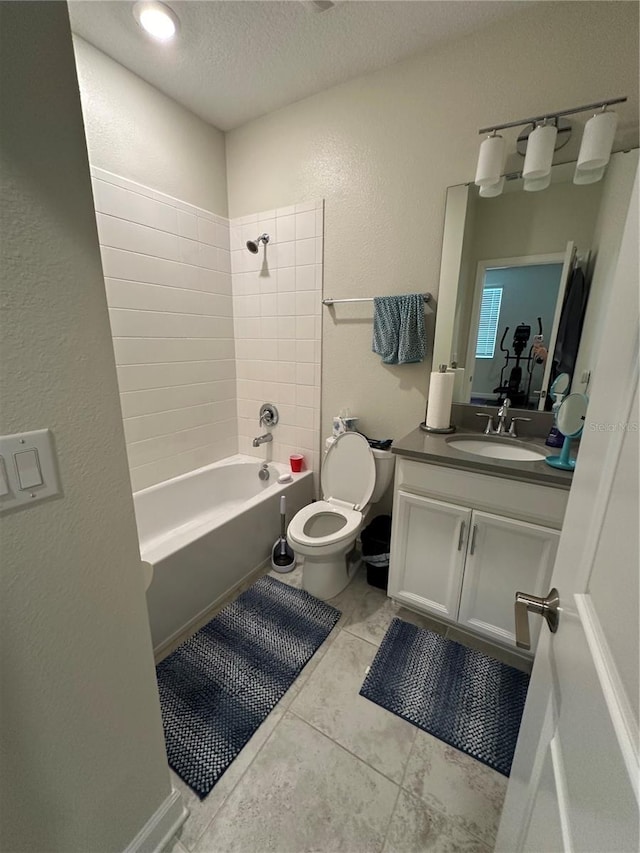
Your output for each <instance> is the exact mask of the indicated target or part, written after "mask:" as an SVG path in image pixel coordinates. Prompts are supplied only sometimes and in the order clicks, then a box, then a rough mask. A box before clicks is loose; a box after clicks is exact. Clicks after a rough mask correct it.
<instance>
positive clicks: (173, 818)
mask: <svg viewBox="0 0 640 853" xmlns="http://www.w3.org/2000/svg"><path fill="white" fill-rule="evenodd" d="M188 817H189V810H188V809H187V808H186V806H185V805H184V803H183V802H182V794H181V793H180V792H179V791H176V790H175V789H173V790H172V791H171V793H170V794H169V796H168V797H167V798H166V800H165V801H164V802H163V803H162V804H161V805H160V807H159V808H158V809H156V811H155V812H154V813H153V814H152V815H151V817H150V818H149V820H148V821H147V822H146V823H145V825H144V826H143V827H142V829H141V830H140V832H139V833H138V834H137V835H136V837H135V838H134V839H133V841H132V842H131V843H130V844H129V845H127V847H126V848H125V851H124V853H162V851H163V850H164V848H165V847H166V846H167V844H168V843H169V842H170V841H171V839H172V838H173V836H174V835H175V834H176V832H177V831H178V830H179V829H180V827H181V826H182V824H183V823H184V822H185V820H186V819H187V818H188Z"/></svg>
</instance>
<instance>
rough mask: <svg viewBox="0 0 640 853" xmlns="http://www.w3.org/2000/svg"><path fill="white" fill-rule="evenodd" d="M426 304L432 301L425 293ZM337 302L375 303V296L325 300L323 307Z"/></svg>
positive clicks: (428, 294)
mask: <svg viewBox="0 0 640 853" xmlns="http://www.w3.org/2000/svg"><path fill="white" fill-rule="evenodd" d="M422 295H423V297H424V301H425V302H429V301H430V300H431V294H430V293H423V294H422ZM336 302H373V296H357V297H355V298H353V299H329V298H327V299H323V300H322V304H323V305H334V304H335V303H336Z"/></svg>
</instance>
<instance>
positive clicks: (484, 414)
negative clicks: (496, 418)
mask: <svg viewBox="0 0 640 853" xmlns="http://www.w3.org/2000/svg"><path fill="white" fill-rule="evenodd" d="M476 417H477V418H486V419H487V426H486V429H485V431H484V434H485V435H493V434H494V433H495V429H494V428H493V412H476Z"/></svg>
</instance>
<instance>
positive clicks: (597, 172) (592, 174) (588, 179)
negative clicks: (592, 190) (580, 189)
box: [573, 166, 607, 184]
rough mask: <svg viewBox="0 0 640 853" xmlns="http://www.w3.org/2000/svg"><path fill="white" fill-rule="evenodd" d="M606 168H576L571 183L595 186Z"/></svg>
mask: <svg viewBox="0 0 640 853" xmlns="http://www.w3.org/2000/svg"><path fill="white" fill-rule="evenodd" d="M606 168H607V167H606V166H602V167H601V168H600V169H579V168H578V167H577V166H576V171H575V174H574V176H573V183H574V184H596V183H597V182H598V181H600V180H602V176H603V175H604V170H605V169H606Z"/></svg>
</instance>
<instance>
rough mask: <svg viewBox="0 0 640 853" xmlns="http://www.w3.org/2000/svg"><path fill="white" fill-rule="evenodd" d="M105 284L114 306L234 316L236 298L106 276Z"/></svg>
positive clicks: (110, 303) (214, 315) (108, 297)
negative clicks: (233, 299)
mask: <svg viewBox="0 0 640 853" xmlns="http://www.w3.org/2000/svg"><path fill="white" fill-rule="evenodd" d="M105 287H106V290H107V301H108V303H109V306H110V307H111V308H138V309H140V310H149V311H171V312H177V313H180V314H199V315H207V316H209V317H232V316H233V301H232V298H231V297H230V296H223V295H221V294H218V293H205V292H202V291H197V290H187V289H184V288H179V287H166V286H164V285H158V284H145V283H143V282H135V281H122V280H120V279H112V278H105Z"/></svg>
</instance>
